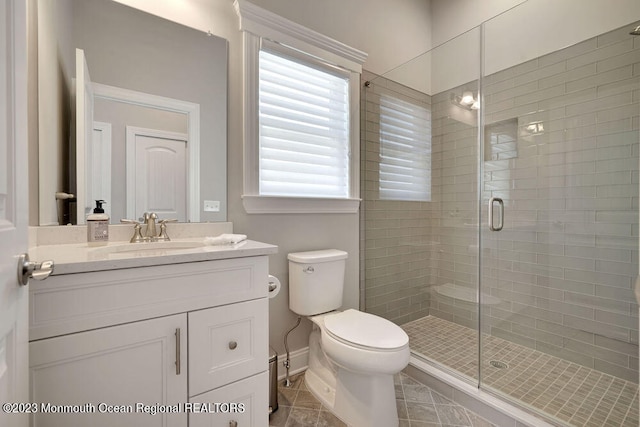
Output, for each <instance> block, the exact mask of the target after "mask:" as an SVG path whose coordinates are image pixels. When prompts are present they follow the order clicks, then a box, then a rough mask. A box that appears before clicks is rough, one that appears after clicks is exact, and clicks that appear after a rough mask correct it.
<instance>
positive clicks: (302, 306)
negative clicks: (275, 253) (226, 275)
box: [288, 249, 409, 427]
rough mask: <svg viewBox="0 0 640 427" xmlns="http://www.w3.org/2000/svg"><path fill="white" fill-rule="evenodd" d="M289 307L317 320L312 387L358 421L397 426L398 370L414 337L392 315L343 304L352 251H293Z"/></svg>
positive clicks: (309, 375)
mask: <svg viewBox="0 0 640 427" xmlns="http://www.w3.org/2000/svg"><path fill="white" fill-rule="evenodd" d="M288 258H289V308H290V309H291V310H292V311H293V312H295V313H297V314H299V315H301V316H307V317H308V318H309V319H310V320H311V321H312V322H313V329H312V331H311V335H310V336H309V367H308V368H307V371H306V373H305V382H306V385H307V388H308V389H309V391H310V392H311V393H312V394H313V395H314V396H315V397H316V398H317V399H318V400H320V401H321V402H322V404H323V405H324V406H325V407H326V408H327V409H329V410H330V411H331V412H332V413H333V414H334V415H336V416H337V417H338V418H340V419H341V420H342V421H344V422H345V423H346V424H348V425H350V426H353V427H394V426H397V425H398V423H399V422H398V413H397V408H396V397H395V387H394V381H393V376H394V375H395V374H397V373H398V372H400V371H401V370H402V369H404V368H405V367H406V366H407V364H408V363H409V337H408V336H407V334H406V333H405V332H404V331H403V330H402V329H401V328H400V327H399V326H397V325H395V324H394V323H392V322H390V321H389V320H386V319H383V318H381V317H378V316H375V315H373V314H369V313H363V312H361V311H358V310H354V309H348V310H345V311H337V310H338V309H339V308H340V307H341V306H342V294H343V288H344V272H345V264H346V258H347V253H346V252H343V251H339V250H335V249H327V250H320V251H311V252H299V253H292V254H289V257H288Z"/></svg>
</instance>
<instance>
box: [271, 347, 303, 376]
mask: <svg viewBox="0 0 640 427" xmlns="http://www.w3.org/2000/svg"><path fill="white" fill-rule="evenodd" d="M285 360H287V354H286V353H285V354H279V355H278V380H283V379H284V378H285V376H286V375H287V370H286V368H285V367H284V361H285ZM307 366H309V347H304V348H301V349H298V350H295V351H292V352H290V353H289V376H292V375H295V374H299V373H300V372H304V371H306V370H307Z"/></svg>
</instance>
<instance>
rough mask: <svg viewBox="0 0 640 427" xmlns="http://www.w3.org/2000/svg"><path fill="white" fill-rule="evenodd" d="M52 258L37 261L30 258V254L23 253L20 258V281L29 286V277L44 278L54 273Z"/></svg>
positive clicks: (21, 283)
mask: <svg viewBox="0 0 640 427" xmlns="http://www.w3.org/2000/svg"><path fill="white" fill-rule="evenodd" d="M53 268H54V264H53V261H52V260H47V261H42V262H35V261H30V260H29V254H22V255H20V257H19V258H18V283H19V284H20V286H27V285H28V284H29V279H35V280H44V279H46V278H47V277H49V276H50V275H51V273H53Z"/></svg>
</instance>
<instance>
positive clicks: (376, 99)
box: [360, 72, 438, 324]
mask: <svg viewBox="0 0 640 427" xmlns="http://www.w3.org/2000/svg"><path fill="white" fill-rule="evenodd" d="M366 81H368V82H369V85H368V86H365V85H364V84H365V82H366ZM362 83H363V86H362V90H361V101H362V102H361V108H362V111H361V120H362V124H361V129H362V132H361V150H360V151H361V155H360V159H361V167H360V175H361V186H360V188H361V196H362V198H363V202H362V209H361V219H362V220H361V222H360V224H361V233H360V236H361V239H360V245H361V251H360V254H361V263H360V266H361V274H360V277H361V280H362V282H361V287H360V289H361V292H363V294H361V303H364V304H361V306H362V307H364V308H366V311H367V312H369V313H374V314H377V315H379V316H382V317H384V318H386V319H389V320H391V321H393V322H396V323H397V324H402V323H405V322H409V321H411V320H415V319H418V318H420V317H423V316H426V315H427V314H428V309H429V288H428V286H426V285H427V284H428V283H430V281H431V276H432V274H433V265H435V264H434V263H435V262H436V260H435V259H434V258H433V256H432V255H433V254H432V252H433V243H432V240H433V238H432V232H431V225H432V224H431V217H432V212H433V210H434V209H435V207H436V206H437V204H434V203H431V202H402V201H391V200H379V198H378V189H379V173H378V170H379V163H380V159H379V155H380V135H379V133H380V120H379V117H380V95H381V94H383V93H385V94H388V95H392V96H395V97H397V98H399V99H402V100H405V101H409V102H412V103H415V104H418V105H421V106H424V107H425V108H428V109H430V104H431V101H430V97H429V96H428V95H425V94H423V93H420V92H417V91H415V90H412V89H409V88H406V87H404V86H402V85H399V84H397V83H395V82H393V81H391V80H388V79H385V78H382V77H379V76H376V75H373V74H371V73H367V72H365V73H363V79H362ZM432 162H433V163H435V160H433V159H432ZM432 179H433V178H432ZM433 182H434V184H433V185H434V186H436V185H438V184H437V180H434V181H433Z"/></svg>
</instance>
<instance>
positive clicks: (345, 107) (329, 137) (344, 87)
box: [259, 50, 350, 198]
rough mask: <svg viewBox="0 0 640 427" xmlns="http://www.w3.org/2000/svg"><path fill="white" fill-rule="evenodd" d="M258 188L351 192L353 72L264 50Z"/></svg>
mask: <svg viewBox="0 0 640 427" xmlns="http://www.w3.org/2000/svg"><path fill="white" fill-rule="evenodd" d="M259 135H260V137H259V142H260V146H259V191H260V195H265V196H290V197H318V198H322V197H324V198H348V197H349V144H350V140H349V76H348V75H340V74H339V73H337V72H332V71H329V70H328V69H327V70H324V69H322V67H321V66H317V65H316V64H311V63H304V62H302V61H300V60H298V59H291V58H289V57H288V56H285V55H279V54H277V53H273V52H270V51H265V50H261V51H260V56H259Z"/></svg>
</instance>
